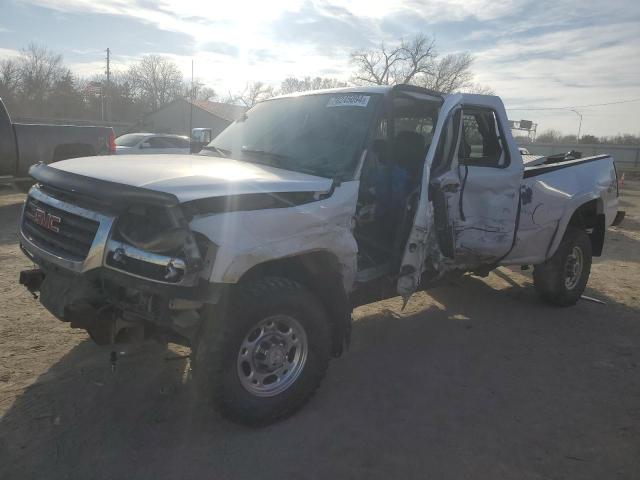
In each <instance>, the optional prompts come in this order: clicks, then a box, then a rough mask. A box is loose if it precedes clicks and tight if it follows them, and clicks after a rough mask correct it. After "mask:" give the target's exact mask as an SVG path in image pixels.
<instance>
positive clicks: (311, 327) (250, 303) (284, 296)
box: [193, 277, 331, 427]
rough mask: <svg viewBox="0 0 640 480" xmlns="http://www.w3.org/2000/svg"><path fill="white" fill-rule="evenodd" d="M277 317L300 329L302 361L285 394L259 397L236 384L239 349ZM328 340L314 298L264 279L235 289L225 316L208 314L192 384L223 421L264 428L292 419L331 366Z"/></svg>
mask: <svg viewBox="0 0 640 480" xmlns="http://www.w3.org/2000/svg"><path fill="white" fill-rule="evenodd" d="M277 315H283V316H289V317H292V318H294V319H295V320H296V321H297V322H298V324H299V325H300V326H302V328H303V329H304V333H305V335H306V344H307V348H306V351H307V355H306V361H305V362H304V363H303V366H302V370H301V372H300V373H299V375H298V376H297V377H296V379H295V380H294V381H293V383H292V384H291V385H290V386H289V387H288V388H286V390H284V391H282V392H280V393H277V394H275V395H273V396H268V397H261V396H257V395H256V394H254V393H251V392H250V391H249V390H248V389H247V387H245V386H244V385H243V383H242V381H241V379H240V375H241V373H240V371H239V368H240V367H239V365H240V363H239V359H240V358H241V357H240V355H241V347H242V346H243V342H246V337H247V336H248V335H250V334H251V332H252V331H254V330H255V329H256V326H257V325H259V324H260V323H261V322H264V321H265V319H268V318H272V317H273V316H277ZM330 338H331V336H330V332H329V322H328V317H327V314H326V311H325V309H324V307H323V306H322V304H321V303H320V302H319V301H318V300H317V299H316V297H315V296H314V295H312V294H311V293H310V292H309V291H308V290H307V289H305V288H304V287H303V286H302V285H300V284H299V283H297V282H294V281H292V280H288V279H285V278H280V277H265V278H262V279H259V280H256V281H253V282H251V283H247V284H246V285H242V286H238V290H237V291H236V292H235V293H234V295H233V297H232V298H231V299H230V300H229V303H228V307H227V309H226V313H225V312H220V311H219V310H217V311H213V309H212V310H211V311H209V312H208V313H207V314H206V318H205V320H204V323H203V326H202V330H201V332H200V336H199V338H198V341H197V345H196V347H195V352H194V355H193V356H194V362H193V379H194V382H195V384H196V387H197V389H198V391H199V392H200V393H201V394H203V395H204V396H205V397H206V398H207V399H210V400H212V402H213V404H214V406H215V407H216V409H217V410H218V411H220V413H221V414H222V415H223V416H224V417H226V418H228V419H230V420H232V421H234V422H237V423H241V424H244V425H249V426H254V427H257V426H263V425H268V424H270V423H273V422H276V421H278V420H281V419H283V418H286V417H288V416H290V415H292V414H293V413H294V412H296V411H297V410H298V409H299V408H300V407H302V406H303V405H304V404H305V403H306V402H307V401H308V400H309V399H310V398H311V396H312V395H313V393H314V392H315V391H316V389H317V388H318V386H319V385H320V383H321V382H322V379H323V377H324V375H325V373H326V370H327V367H328V365H329V358H330V353H331V340H330ZM285 373H286V371H285ZM245 383H246V380H245ZM249 388H250V387H249Z"/></svg>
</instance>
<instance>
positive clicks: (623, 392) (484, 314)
mask: <svg viewBox="0 0 640 480" xmlns="http://www.w3.org/2000/svg"><path fill="white" fill-rule="evenodd" d="M622 194H623V200H622V208H624V209H626V210H627V215H628V217H627V219H626V220H625V222H624V223H623V224H622V225H621V226H620V227H618V228H613V229H611V230H610V231H609V233H608V236H607V240H606V245H605V255H604V256H603V257H602V258H600V259H598V260H596V263H595V264H594V267H593V270H592V277H591V281H590V283H589V289H588V292H587V294H588V295H590V296H592V297H595V298H598V299H601V300H603V301H605V302H606V305H600V304H597V303H592V302H587V301H582V302H580V303H579V304H578V305H577V306H575V307H572V308H568V309H558V308H553V307H550V306H547V305H545V304H543V303H541V302H540V301H539V300H538V299H537V297H536V295H535V293H534V291H533V288H532V287H531V276H530V274H529V273H528V272H521V271H519V270H518V269H507V268H500V269H499V270H497V271H496V272H494V273H492V274H491V275H490V276H489V277H487V278H485V279H480V278H475V277H471V276H467V277H464V278H462V279H460V280H458V281H456V282H455V283H452V284H450V285H447V286H445V287H440V288H437V289H434V290H432V291H430V292H429V293H428V294H425V293H421V294H419V295H416V296H415V297H414V298H412V300H411V301H410V302H409V305H408V306H407V309H406V310H405V311H404V312H402V311H401V310H400V306H401V301H400V299H397V298H396V299H391V300H388V301H385V302H380V303H377V304H373V305H369V306H366V307H362V308H359V309H358V310H357V311H356V315H355V317H356V323H355V326H354V332H353V337H354V340H353V344H352V347H351V349H350V351H349V352H348V353H347V354H346V355H344V356H343V357H342V358H340V359H338V360H335V361H333V362H332V365H331V367H330V370H329V373H328V376H327V378H326V380H325V382H324V384H323V386H322V387H321V388H320V390H319V391H318V394H317V395H316V396H315V397H314V398H313V399H312V401H311V402H310V403H309V405H307V406H306V407H305V408H304V409H303V410H302V411H301V412H300V413H299V414H297V415H295V416H294V417H292V418H291V419H289V420H286V421H284V422H282V423H280V424H277V425H273V426H271V427H268V428H264V429H260V430H251V429H247V428H243V427H239V426H236V425H234V424H231V423H229V422H227V421H225V420H223V419H222V418H220V417H219V416H218V415H217V414H215V413H213V412H212V411H210V409H209V408H208V406H207V405H206V404H203V403H201V402H199V401H198V400H197V399H196V398H195V395H194V392H193V391H192V386H191V384H190V381H189V371H188V361H187V360H185V359H183V358H180V356H181V355H184V354H185V353H188V352H187V351H186V350H185V349H183V348H181V347H177V346H173V345H169V346H168V347H164V346H161V345H158V344H155V343H145V344H142V345H138V346H127V347H126V348H124V349H121V350H122V352H123V354H122V355H121V359H120V362H119V365H118V367H117V369H116V371H115V372H112V370H111V366H110V363H109V349H108V348H107V349H105V348H101V347H97V346H95V345H94V344H92V343H91V341H90V340H89V339H88V337H87V335H86V334H85V333H84V332H82V331H78V330H72V329H70V328H69V327H68V326H67V325H66V324H63V323H61V322H59V321H57V320H56V319H54V318H53V317H52V316H51V315H49V314H48V313H47V312H46V311H45V310H44V309H43V308H42V307H41V306H40V305H39V303H38V302H37V301H35V300H34V299H33V298H32V297H31V296H30V295H29V294H28V293H27V292H26V291H25V290H24V289H23V288H22V287H21V286H19V285H18V283H17V276H18V272H19V271H20V270H21V269H24V268H27V267H28V266H29V263H28V262H27V260H26V258H25V257H24V256H23V255H22V254H21V253H20V251H19V248H18V246H17V244H16V226H17V219H18V217H19V212H20V207H21V203H22V201H23V199H24V196H23V195H21V194H17V193H14V192H13V191H12V190H9V189H6V188H4V189H2V188H0V262H1V267H0V306H1V308H0V414H1V415H2V417H1V418H0V478H3V479H5V478H6V479H27V478H46V479H58V478H60V479H83V480H85V479H93V478H96V479H102V478H105V479H147V478H148V479H165V478H167V479H176V478H177V479H183V478H185V479H187V478H188V479H190V478H197V479H203V478H206V479H234V478H261V479H271V478H274V479H275V478H277V479H289V478H297V479H298V478H299V479H302V478H313V479H315V478H317V479H332V478H339V479H343V478H366V479H378V478H380V479H388V478H399V479H409V478H430V479H461V478H469V479H491V480H497V479H564V478H572V479H573V478H580V479H586V478H592V479H599V480H601V479H612V478H616V479H638V478H640V366H639V365H640V287H639V285H638V284H639V283H640V182H631V181H627V183H626V184H625V186H624V189H623V191H622Z"/></svg>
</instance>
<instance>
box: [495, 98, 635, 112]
mask: <svg viewBox="0 0 640 480" xmlns="http://www.w3.org/2000/svg"><path fill="white" fill-rule="evenodd" d="M633 102H640V98H631V99H629V100H618V101H616V102H607V103H592V104H590V105H573V106H570V107H517V108H507V109H506V110H571V109H574V108H588V107H604V106H607V105H619V104H621V103H633Z"/></svg>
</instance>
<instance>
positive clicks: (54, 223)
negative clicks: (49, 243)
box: [34, 207, 62, 233]
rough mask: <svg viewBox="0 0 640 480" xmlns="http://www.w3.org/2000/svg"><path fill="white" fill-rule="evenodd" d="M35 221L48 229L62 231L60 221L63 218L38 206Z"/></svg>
mask: <svg viewBox="0 0 640 480" xmlns="http://www.w3.org/2000/svg"><path fill="white" fill-rule="evenodd" d="M35 210H36V216H35V219H34V220H35V222H36V223H37V224H38V225H40V226H41V227H43V228H46V229H47V230H51V231H52V232H56V233H58V232H59V231H60V223H61V222H62V219H61V218H60V217H58V216H57V215H52V214H50V213H47V212H45V211H44V210H43V209H41V208H38V207H36V209H35Z"/></svg>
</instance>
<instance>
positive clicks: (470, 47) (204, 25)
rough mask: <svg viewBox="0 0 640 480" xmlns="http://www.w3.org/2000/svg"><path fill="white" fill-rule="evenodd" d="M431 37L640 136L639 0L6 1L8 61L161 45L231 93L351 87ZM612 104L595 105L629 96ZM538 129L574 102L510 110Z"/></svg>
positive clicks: (567, 124)
mask: <svg viewBox="0 0 640 480" xmlns="http://www.w3.org/2000/svg"><path fill="white" fill-rule="evenodd" d="M417 33H426V34H428V35H431V36H432V37H434V38H435V40H436V45H437V50H438V52H439V53H441V54H446V53H455V52H463V51H466V52H470V53H471V54H472V55H473V56H474V58H475V62H474V65H473V71H474V73H475V81H476V82H477V83H480V84H482V85H485V86H488V87H490V88H491V89H493V91H495V92H496V94H497V95H500V96H501V97H502V98H503V100H504V102H505V105H506V107H507V108H508V109H516V108H527V109H530V108H543V107H577V108H575V110H577V111H578V112H579V113H580V114H581V115H582V117H583V122H582V134H594V135H615V134H618V133H625V132H626V133H633V134H640V116H639V115H638V114H637V111H638V110H639V109H640V0H556V1H550V0H510V1H508V0H432V1H425V0H422V1H421V0H385V1H380V2H378V1H375V0H281V1H278V0H271V1H264V0H261V1H246V0H226V1H220V0H216V1H207V2H205V1H198V0H156V1H151V0H0V59H1V58H7V57H10V56H15V55H17V54H18V52H19V50H20V48H22V47H24V46H25V45H27V44H28V43H29V42H37V43H39V44H42V45H45V46H47V47H48V48H50V49H52V50H54V51H56V52H58V53H61V54H62V55H63V57H64V61H65V64H66V65H67V66H68V67H70V68H71V69H72V71H73V72H74V73H76V74H78V75H80V76H86V77H88V76H92V75H95V74H101V73H103V72H104V68H105V67H104V55H105V52H104V51H105V49H106V48H107V47H109V48H110V49H111V51H112V66H113V69H114V70H125V69H126V68H127V66H128V65H130V64H131V63H132V62H135V61H136V60H137V59H139V58H140V56H142V55H144V54H149V53H156V54H161V55H165V56H167V57H170V58H171V59H173V60H174V61H175V62H176V63H177V64H178V65H179V67H180V68H181V70H182V71H183V74H184V75H185V77H186V78H188V77H190V74H191V73H190V71H191V60H192V59H193V60H194V64H195V76H196V78H197V79H198V80H199V81H201V82H203V83H205V84H207V85H208V86H211V87H213V88H214V89H215V90H216V91H217V92H219V94H221V95H222V96H225V95H226V94H227V93H228V92H229V91H238V90H241V89H242V88H243V87H244V86H245V85H246V83H247V82H248V81H257V80H260V81H264V82H266V83H270V84H273V85H274V86H277V85H279V83H280V81H281V80H283V79H284V78H286V77H289V76H296V77H304V76H325V77H335V78H338V79H341V80H345V81H348V80H349V78H350V76H351V73H352V68H351V66H350V65H349V53H350V52H351V51H353V50H356V49H363V48H372V47H375V46H376V45H379V44H380V42H385V43H387V44H391V43H393V42H394V41H397V39H399V38H401V37H405V38H407V37H410V36H412V35H414V34H417ZM634 99H635V100H638V101H636V102H627V103H618V104H615V105H609V106H600V107H587V106H584V105H592V104H601V103H608V102H619V101H625V100H634ZM508 113H509V116H510V118H511V119H513V120H520V119H527V120H533V121H534V122H536V123H538V125H539V127H538V132H541V131H543V130H546V129H557V130H560V131H562V132H563V133H565V134H575V133H576V132H577V130H578V122H579V117H578V114H576V113H574V112H572V111H570V110H562V109H558V110H509V111H508Z"/></svg>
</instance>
